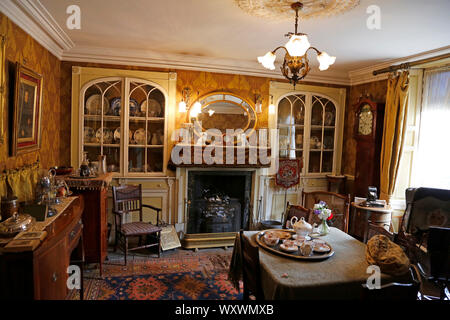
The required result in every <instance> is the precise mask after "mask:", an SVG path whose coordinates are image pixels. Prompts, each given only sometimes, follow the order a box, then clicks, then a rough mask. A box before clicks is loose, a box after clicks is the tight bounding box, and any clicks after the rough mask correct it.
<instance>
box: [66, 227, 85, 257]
mask: <svg viewBox="0 0 450 320" xmlns="http://www.w3.org/2000/svg"><path fill="white" fill-rule="evenodd" d="M81 232H83V222H82V220H81V219H80V220H78V222H77V224H76V225H75V226H74V227H73V228H72V230H71V231H70V232H69V234H68V236H67V248H68V249H69V250H70V251H71V250H73V249H74V248H75V247H76V246H77V244H78V239H80V236H81Z"/></svg>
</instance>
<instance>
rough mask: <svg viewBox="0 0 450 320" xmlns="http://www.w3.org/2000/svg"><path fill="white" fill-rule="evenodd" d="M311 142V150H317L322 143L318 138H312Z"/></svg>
mask: <svg viewBox="0 0 450 320" xmlns="http://www.w3.org/2000/svg"><path fill="white" fill-rule="evenodd" d="M310 142H311V149H316V148H317V145H318V144H319V143H320V140H319V138H317V137H316V136H312V137H311V140H310ZM319 148H320V145H319Z"/></svg>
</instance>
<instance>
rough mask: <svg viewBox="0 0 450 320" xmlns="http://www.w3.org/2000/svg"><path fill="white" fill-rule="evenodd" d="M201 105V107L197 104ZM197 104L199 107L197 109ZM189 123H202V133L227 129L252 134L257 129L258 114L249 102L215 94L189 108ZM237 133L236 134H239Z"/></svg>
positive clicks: (203, 98)
mask: <svg viewBox="0 0 450 320" xmlns="http://www.w3.org/2000/svg"><path fill="white" fill-rule="evenodd" d="M197 102H198V103H200V106H201V107H200V106H199V105H198V104H197ZM196 104H197V107H196ZM188 117H189V122H191V123H193V122H194V121H199V122H201V127H202V131H203V132H204V131H206V130H208V129H217V130H220V131H221V132H222V135H225V134H226V130H227V129H232V130H234V131H237V133H238V132H239V131H240V130H239V129H241V130H242V131H244V132H245V131H247V130H248V129H250V131H249V133H252V132H253V131H254V129H255V127H256V120H257V118H256V112H255V109H254V107H253V105H251V104H250V102H248V101H247V100H245V99H243V98H241V97H239V96H236V95H234V94H231V93H227V92H214V93H210V94H208V95H206V96H203V97H201V98H200V99H198V101H196V103H194V104H193V105H192V106H191V107H190V108H189V114H188ZM237 133H236V134H237Z"/></svg>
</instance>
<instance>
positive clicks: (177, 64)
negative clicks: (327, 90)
mask: <svg viewBox="0 0 450 320" xmlns="http://www.w3.org/2000/svg"><path fill="white" fill-rule="evenodd" d="M62 60H63V61H72V62H91V63H101V64H116V65H128V66H129V65H133V66H143V67H153V68H163V69H179V70H194V71H205V72H215V73H226V74H241V75H249V76H256V77H265V78H274V79H285V78H284V77H283V76H282V75H281V73H279V72H277V71H270V70H267V69H264V68H262V67H261V66H260V64H258V63H257V62H256V60H255V62H253V61H246V60H238V59H225V58H213V57H201V56H192V55H181V54H170V53H160V52H156V51H148V50H131V49H117V48H103V47H82V46H76V47H74V48H72V49H70V50H68V51H64V52H63V55H62ZM305 81H308V82H318V83H331V84H337V85H349V84H350V81H349V79H348V77H347V76H346V74H332V73H329V75H328V76H322V75H318V74H314V73H312V74H311V73H310V74H309V75H308V77H307V79H305Z"/></svg>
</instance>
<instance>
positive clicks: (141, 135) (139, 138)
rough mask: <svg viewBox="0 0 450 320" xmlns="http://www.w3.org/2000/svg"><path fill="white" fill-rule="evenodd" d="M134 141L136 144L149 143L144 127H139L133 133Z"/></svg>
mask: <svg viewBox="0 0 450 320" xmlns="http://www.w3.org/2000/svg"><path fill="white" fill-rule="evenodd" d="M133 138H134V141H136V144H143V145H144V144H147V139H146V134H145V129H144V128H139V129H137V130H136V131H135V132H134V135H133Z"/></svg>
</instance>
